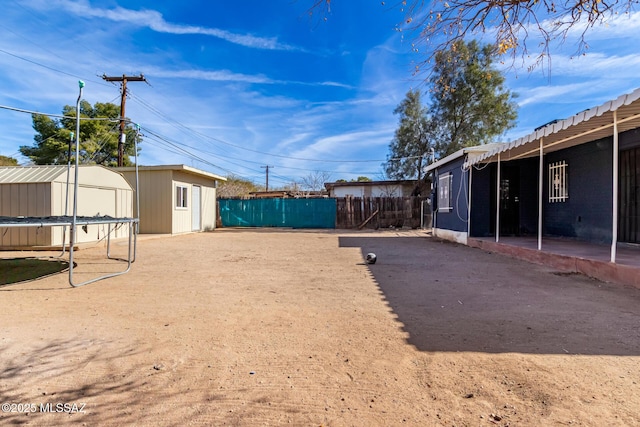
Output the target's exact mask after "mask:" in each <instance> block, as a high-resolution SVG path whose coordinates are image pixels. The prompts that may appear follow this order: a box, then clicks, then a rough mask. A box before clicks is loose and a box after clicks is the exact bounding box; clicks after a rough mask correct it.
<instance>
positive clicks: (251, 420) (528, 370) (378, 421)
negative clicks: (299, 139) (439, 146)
mask: <svg viewBox="0 0 640 427" xmlns="http://www.w3.org/2000/svg"><path fill="white" fill-rule="evenodd" d="M115 252H122V253H123V254H124V246H123V245H122V244H121V243H119V244H118V245H117V246H116V248H115ZM368 252H374V253H376V255H377V257H378V262H377V263H376V264H375V265H365V264H364V263H363V259H364V255H366V253H368ZM103 253H104V251H103V248H102V247H96V248H93V249H85V250H82V251H79V252H78V253H77V254H76V260H77V261H78V262H79V269H78V272H79V273H82V274H81V275H82V276H84V274H85V273H92V274H95V272H99V271H108V270H109V269H111V268H113V266H112V262H111V261H109V262H107V261H105V260H104V259H103V257H102V256H103ZM10 255H15V254H7V253H0V256H4V257H7V256H10ZM118 267H119V266H118ZM86 277H89V276H86ZM79 278H82V277H80V276H79ZM0 328H1V330H2V333H1V336H0V402H2V403H4V404H7V403H9V404H14V405H10V406H6V405H3V406H2V409H3V412H0V425H21V424H25V425H34V426H59V425H66V424H73V425H86V426H97V425H100V426H104V425H106V426H109V425H113V426H124V425H140V426H186V425H205V426H222V425H227V426H279V425H295V426H400V425H407V426H491V425H499V426H539V425H545V426H556V425H558V426H565V425H576V426H604V425H606V426H637V425H640V290H638V289H635V288H629V287H623V286H619V285H610V284H606V283H602V282H598V281H594V280H591V279H588V278H585V277H581V276H577V275H564V274H558V273H557V272H553V271H550V270H549V269H545V268H544V267H541V266H537V265H532V264H528V263H525V262H520V261H517V260H514V259H510V258H505V257H502V256H499V255H494V254H489V253H486V252H483V251H481V250H478V249H472V248H468V247H465V246H461V245H456V244H452V243H445V242H440V241H437V240H435V239H432V238H431V237H429V236H428V235H427V234H426V233H424V232H422V231H413V230H412V231H397V232H396V231H378V232H372V231H366V232H365V231H363V232H340V231H302V230H300V231H296V230H276V229H274V230H217V231H215V232H212V233H202V234H189V235H182V236H176V237H163V238H150V239H148V238H144V239H141V240H140V241H139V244H138V259H137V261H136V262H135V264H134V265H133V267H132V271H131V272H130V273H128V274H126V275H123V276H119V277H116V278H112V279H108V280H104V281H100V282H97V283H93V284H89V285H87V286H84V287H81V288H76V289H72V288H70V287H69V285H68V283H67V277H66V275H64V274H58V275H54V276H51V277H47V278H44V279H40V280H36V281H31V282H26V283H20V284H12V285H6V286H3V287H0ZM64 404H67V406H65V405H64ZM20 405H22V406H20ZM41 405H42V406H41ZM20 409H21V411H22V412H23V413H18V412H11V411H18V410H20ZM7 411H9V412H7Z"/></svg>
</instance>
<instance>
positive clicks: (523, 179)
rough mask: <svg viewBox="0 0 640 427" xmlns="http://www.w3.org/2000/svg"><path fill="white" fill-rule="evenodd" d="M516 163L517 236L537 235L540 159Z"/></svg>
mask: <svg viewBox="0 0 640 427" xmlns="http://www.w3.org/2000/svg"><path fill="white" fill-rule="evenodd" d="M516 162H517V165H518V167H519V170H520V176H519V178H520V179H519V182H520V188H519V192H520V207H519V215H520V221H519V222H520V224H519V225H520V230H519V234H520V235H527V234H528V235H536V234H537V233H538V194H539V193H538V183H539V173H540V159H539V158H530V159H523V160H517V161H516ZM494 228H495V227H494Z"/></svg>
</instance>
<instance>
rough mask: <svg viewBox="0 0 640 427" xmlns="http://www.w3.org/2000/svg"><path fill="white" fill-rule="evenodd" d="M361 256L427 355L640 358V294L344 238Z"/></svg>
mask: <svg viewBox="0 0 640 427" xmlns="http://www.w3.org/2000/svg"><path fill="white" fill-rule="evenodd" d="M340 246H341V247H358V248H360V249H361V251H362V255H363V258H364V257H365V256H366V254H367V253H369V252H373V253H375V254H376V255H377V263H376V264H375V265H369V266H368V267H369V269H370V271H371V273H372V274H373V276H374V278H375V280H376V282H377V284H378V286H379V288H380V291H381V292H382V294H383V297H384V298H385V299H386V301H387V303H388V304H389V306H390V308H391V309H392V310H393V312H394V313H395V314H396V315H397V316H398V321H399V322H401V323H402V325H403V329H404V330H405V331H406V332H407V333H408V334H409V337H408V342H409V343H410V344H412V345H414V346H415V347H416V348H418V349H419V350H422V351H452V352H455V351H474V352H485V353H510V352H518V353H533V354H585V355H634V356H637V355H640V328H638V325H640V290H638V289H636V288H629V287H624V286H617V285H610V284H607V283H602V282H598V281H595V280H592V279H589V278H587V277H583V276H579V275H563V274H558V273H557V272H553V271H550V270H549V269H546V268H545V267H542V266H538V265H535V264H530V263H526V262H523V261H519V260H515V259H511V258H507V257H504V256H501V255H495V254H491V253H488V252H484V251H482V250H479V249H473V248H469V247H467V246H463V245H458V244H455V243H450V242H443V241H440V240H437V239H433V238H430V237H423V236H420V237H418V236H416V237H397V236H395V235H389V236H385V235H384V234H381V235H380V237H377V236H376V237H368V236H367V237H364V236H363V237H357V236H355V237H340Z"/></svg>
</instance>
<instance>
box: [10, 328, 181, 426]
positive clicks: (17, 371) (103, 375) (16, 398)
mask: <svg viewBox="0 0 640 427" xmlns="http://www.w3.org/2000/svg"><path fill="white" fill-rule="evenodd" d="M148 351H149V349H147V348H144V346H141V345H136V346H130V347H122V346H120V347H119V346H117V345H115V344H114V343H112V342H107V341H100V340H94V339H91V340H83V339H69V340H61V339H54V340H51V341H48V342H46V341H45V342H41V343H40V344H39V345H34V346H32V347H31V348H29V349H27V348H25V347H23V346H19V347H14V346H12V345H11V344H7V345H3V346H1V347H0V362H1V363H0V366H2V367H1V368H0V384H2V387H1V389H0V402H2V403H4V404H6V403H9V404H11V403H15V404H20V407H19V408H18V407H15V408H14V409H12V410H10V411H7V410H4V409H10V408H5V406H3V411H2V412H1V413H0V424H1V425H22V424H28V425H38V426H55V425H67V424H74V425H109V426H119V425H141V424H143V422H144V421H147V422H148V420H149V419H150V418H149V417H150V416H153V417H158V418H159V419H163V417H166V415H167V414H170V413H171V408H167V407H166V405H164V402H166V401H167V400H171V399H172V396H173V395H174V394H175V393H172V392H167V391H166V390H165V389H164V388H163V387H161V386H160V385H159V384H158V383H159V381H158V380H156V379H155V378H157V377H159V376H160V377H162V376H163V375H164V376H166V375H167V374H166V370H165V368H164V367H163V368H162V369H161V370H160V368H159V367H158V370H156V369H155V368H154V366H153V364H152V363H146V364H140V363H137V364H132V363H131V359H132V358H133V359H139V358H140V357H141V356H144V355H145V354H147V353H148ZM160 384H162V383H160ZM61 405H64V406H61ZM43 408H44V409H45V410H43ZM18 409H20V410H18ZM185 421H187V420H185V419H183V420H182V421H176V422H175V423H173V422H166V423H165V424H164V425H167V426H174V425H175V426H178V425H183V424H182V423H183V422H185Z"/></svg>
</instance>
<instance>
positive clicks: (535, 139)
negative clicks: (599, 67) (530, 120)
mask: <svg viewBox="0 0 640 427" xmlns="http://www.w3.org/2000/svg"><path fill="white" fill-rule="evenodd" d="M614 123H615V124H617V130H618V133H621V132H625V131H628V130H632V129H636V128H640V88H638V89H636V90H634V91H633V92H631V93H629V94H626V95H622V96H619V97H618V98H616V99H614V100H611V101H607V102H605V103H604V104H602V105H600V106H598V107H594V108H590V109H588V110H585V111H581V112H580V113H578V114H576V115H574V116H572V117H569V118H567V119H564V120H558V121H555V122H552V123H550V124H548V125H546V126H543V127H541V128H539V129H537V130H536V131H534V132H532V133H530V134H529V135H526V136H524V137H522V138H519V139H516V140H515V141H512V142H508V143H505V144H500V145H499V146H497V147H496V148H494V149H492V150H490V151H487V152H485V153H483V154H480V155H478V156H475V157H473V158H469V159H468V160H467V161H466V162H465V164H464V166H465V167H470V166H473V165H475V164H478V163H491V162H496V161H498V157H500V160H501V161H509V160H517V159H524V158H528V157H537V156H539V155H540V146H541V145H542V149H543V152H544V153H551V152H554V151H558V150H563V149H565V148H570V147H573V146H576V145H580V144H584V143H587V142H591V141H596V140H598V139H602V138H606V137H610V136H612V135H613V133H614Z"/></svg>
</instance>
